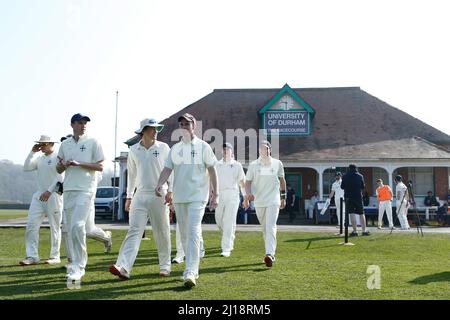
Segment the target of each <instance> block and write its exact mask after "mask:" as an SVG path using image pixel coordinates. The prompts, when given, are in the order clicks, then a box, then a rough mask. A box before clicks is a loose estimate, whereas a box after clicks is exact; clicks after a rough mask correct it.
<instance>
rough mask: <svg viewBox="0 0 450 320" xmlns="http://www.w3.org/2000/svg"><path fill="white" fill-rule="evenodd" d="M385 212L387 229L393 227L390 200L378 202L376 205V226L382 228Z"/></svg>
mask: <svg viewBox="0 0 450 320" xmlns="http://www.w3.org/2000/svg"><path fill="white" fill-rule="evenodd" d="M385 211H386V215H387V218H388V221H389V228H392V227H393V226H394V223H393V222H392V202H391V200H385V201H380V203H379V205H378V226H379V227H381V226H383V215H384V212H385Z"/></svg>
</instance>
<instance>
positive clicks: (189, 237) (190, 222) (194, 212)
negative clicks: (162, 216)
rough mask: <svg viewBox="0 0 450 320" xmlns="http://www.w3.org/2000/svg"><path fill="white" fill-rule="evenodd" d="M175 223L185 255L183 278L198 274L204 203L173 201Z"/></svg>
mask: <svg viewBox="0 0 450 320" xmlns="http://www.w3.org/2000/svg"><path fill="white" fill-rule="evenodd" d="M174 205H175V212H176V215H177V224H178V225H179V228H180V236H181V243H182V244H183V249H184V252H185V256H186V259H185V261H186V267H185V269H184V273H183V276H184V278H186V277H188V276H194V277H196V276H198V270H199V266H200V248H201V241H202V219H203V215H204V214H205V207H206V203H205V202H201V201H195V202H188V203H175V204H174Z"/></svg>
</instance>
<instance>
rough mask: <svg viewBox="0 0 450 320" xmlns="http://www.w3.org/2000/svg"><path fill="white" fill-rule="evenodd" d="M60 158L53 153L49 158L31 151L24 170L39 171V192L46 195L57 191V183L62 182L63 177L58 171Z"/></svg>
mask: <svg viewBox="0 0 450 320" xmlns="http://www.w3.org/2000/svg"><path fill="white" fill-rule="evenodd" d="M57 163H58V158H57V154H56V152H52V153H51V154H49V155H48V156H46V155H45V154H44V153H38V152H33V151H31V152H30V154H29V155H28V157H27V159H26V160H25V163H24V165H23V170H25V171H34V170H37V178H38V179H37V180H38V181H37V182H38V190H37V191H39V192H42V193H44V192H45V191H49V192H51V193H53V191H55V187H56V183H57V182H58V181H59V182H62V180H63V177H62V175H61V174H59V173H58V172H57V171H56V165H57Z"/></svg>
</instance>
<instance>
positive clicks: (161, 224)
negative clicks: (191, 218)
mask: <svg viewBox="0 0 450 320" xmlns="http://www.w3.org/2000/svg"><path fill="white" fill-rule="evenodd" d="M129 217H130V219H129V224H130V228H129V229H128V233H127V235H126V237H125V239H124V240H123V243H122V246H121V247H120V251H119V257H118V258H117V262H116V265H117V266H119V267H122V268H124V269H125V270H126V271H128V273H131V269H132V268H133V265H134V262H135V261H136V257H137V254H138V252H139V246H140V244H141V240H142V235H143V233H144V231H145V227H146V225H147V222H148V220H149V219H150V223H151V225H152V231H153V238H154V239H155V241H156V248H157V249H158V259H159V268H160V270H165V271H168V272H170V217H169V207H168V206H167V205H165V204H164V196H163V197H157V196H156V195H155V193H154V192H144V191H137V192H136V194H135V195H134V197H133V199H132V200H131V206H130V214H129Z"/></svg>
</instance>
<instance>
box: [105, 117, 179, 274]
mask: <svg viewBox="0 0 450 320" xmlns="http://www.w3.org/2000/svg"><path fill="white" fill-rule="evenodd" d="M163 128H164V125H162V124H159V123H158V122H157V121H156V120H155V119H144V120H142V121H141V126H140V129H139V130H137V131H136V133H137V134H141V135H142V139H141V141H140V142H139V143H137V144H135V145H133V146H132V147H131V148H130V151H129V153H128V160H127V168H128V186H127V199H126V202H125V210H128V211H129V212H130V229H129V230H128V233H127V236H126V237H125V240H124V241H123V243H122V247H121V248H120V252H119V257H118V258H117V262H116V264H114V265H111V266H110V267H109V271H110V272H111V273H112V274H114V275H116V276H118V277H119V278H120V279H122V280H127V279H129V278H130V273H131V269H132V268H133V265H134V262H135V260H136V256H137V254H138V251H139V246H140V244H141V240H142V234H143V233H144V230H145V226H146V225H147V221H148V220H149V219H150V222H151V225H152V231H153V237H154V239H155V241H156V246H157V248H158V258H159V275H160V276H161V277H167V276H169V275H170V267H171V261H170V249H171V248H170V245H171V243H170V217H169V207H168V206H167V205H166V203H165V202H164V198H161V197H157V196H156V195H155V188H156V184H157V182H158V178H159V175H160V173H161V171H162V170H163V168H164V163H165V161H166V159H167V157H168V155H169V150H170V148H169V146H168V145H167V144H166V143H163V142H160V141H157V135H158V132H160V131H161V130H162V129H163ZM135 188H136V193H135V194H134V195H133V193H134V190H135ZM171 188H172V184H171V181H169V186H167V184H164V185H163V186H162V188H161V194H162V195H163V196H166V195H168V197H171V193H172V190H171Z"/></svg>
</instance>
